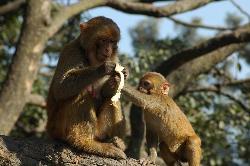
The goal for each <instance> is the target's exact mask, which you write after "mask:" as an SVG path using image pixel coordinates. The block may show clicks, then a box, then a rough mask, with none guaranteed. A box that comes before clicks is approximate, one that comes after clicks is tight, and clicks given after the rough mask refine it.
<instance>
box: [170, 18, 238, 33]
mask: <svg viewBox="0 0 250 166" xmlns="http://www.w3.org/2000/svg"><path fill="white" fill-rule="evenodd" d="M168 19H170V20H171V21H173V22H175V23H176V24H180V25H183V26H187V27H191V28H204V29H210V30H217V31H225V30H230V31H231V30H235V29H236V28H229V27H228V28H227V27H220V26H211V25H199V24H192V23H189V22H184V21H182V20H179V19H176V18H174V17H168Z"/></svg>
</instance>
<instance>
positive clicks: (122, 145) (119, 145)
mask: <svg viewBox="0 0 250 166" xmlns="http://www.w3.org/2000/svg"><path fill="white" fill-rule="evenodd" d="M111 142H112V143H113V144H114V145H115V146H116V147H117V148H119V149H121V150H122V151H125V149H126V145H125V143H124V141H123V140H122V139H121V138H119V137H117V136H115V137H113V138H112V139H111Z"/></svg>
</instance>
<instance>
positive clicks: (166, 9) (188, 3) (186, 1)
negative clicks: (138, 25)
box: [107, 0, 214, 17]
mask: <svg viewBox="0 0 250 166" xmlns="http://www.w3.org/2000/svg"><path fill="white" fill-rule="evenodd" d="M213 1H214V0H182V1H176V2H175V3H173V4H170V5H166V6H163V7H155V6H154V5H153V4H145V3H136V2H126V1H120V0H108V3H107V5H108V6H110V7H112V8H114V9H117V10H119V11H123V12H125V13H131V14H143V15H147V16H151V17H152V16H153V17H166V16H171V15H174V14H177V13H183V12H186V11H189V10H193V9H196V8H199V7H202V6H204V5H206V4H208V3H210V2H213Z"/></svg>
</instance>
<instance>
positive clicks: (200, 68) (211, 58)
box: [162, 44, 243, 97]
mask: <svg viewBox="0 0 250 166" xmlns="http://www.w3.org/2000/svg"><path fill="white" fill-rule="evenodd" d="M242 47H243V45H242V44H232V45H229V46H225V47H223V48H220V49H218V50H215V51H213V52H211V53H209V54H205V55H203V56H202V57H199V58H197V59H194V60H192V61H190V62H188V63H186V64H184V65H182V66H181V67H179V68H178V69H177V70H175V71H174V72H172V73H171V74H169V75H167V79H168V80H169V82H170V83H171V84H173V87H172V88H171V90H170V93H171V95H172V96H174V97H177V96H178V95H179V94H180V93H181V92H182V91H183V90H184V89H185V88H186V87H188V85H189V84H190V83H191V82H192V81H193V80H194V79H195V78H196V77H197V76H198V75H200V74H201V73H205V72H207V71H209V70H211V69H212V68H213V67H214V66H215V65H216V64H217V63H219V62H221V61H223V60H224V59H226V58H227V57H228V56H230V55H231V54H232V53H233V52H235V51H237V50H239V49H241V48H242ZM162 73H163V74H165V73H164V72H162Z"/></svg>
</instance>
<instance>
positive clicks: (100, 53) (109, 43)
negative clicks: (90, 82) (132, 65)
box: [96, 38, 118, 62]
mask: <svg viewBox="0 0 250 166" xmlns="http://www.w3.org/2000/svg"><path fill="white" fill-rule="evenodd" d="M117 43H118V41H117V40H114V39H109V38H106V39H105V38H103V39H99V40H98V41H97V42H96V59H97V60H98V61H99V62H103V61H107V60H112V59H113V57H114V56H116V52H117V48H118V47H117Z"/></svg>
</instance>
